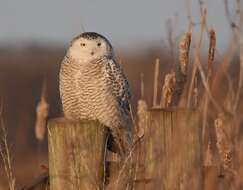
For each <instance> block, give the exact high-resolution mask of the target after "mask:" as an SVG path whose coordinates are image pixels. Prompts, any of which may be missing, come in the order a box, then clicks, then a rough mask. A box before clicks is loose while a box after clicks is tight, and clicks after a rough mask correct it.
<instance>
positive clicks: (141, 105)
mask: <svg viewBox="0 0 243 190" xmlns="http://www.w3.org/2000/svg"><path fill="white" fill-rule="evenodd" d="M143 77H144V75H143V73H142V74H141V99H140V100H138V107H137V117H138V129H137V134H138V136H139V137H140V136H142V135H143V133H144V128H145V124H146V115H147V110H148V106H147V103H146V101H145V100H144V79H143Z"/></svg>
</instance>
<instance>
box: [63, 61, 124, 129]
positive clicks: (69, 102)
mask: <svg viewBox="0 0 243 190" xmlns="http://www.w3.org/2000/svg"><path fill="white" fill-rule="evenodd" d="M104 69H105V66H103V65H102V64H92V63H90V64H80V63H76V62H75V61H74V60H72V59H70V58H67V57H66V58H65V59H64V61H63V63H62V65H61V71H60V94H61V100H62V106H63V112H64V115H65V117H67V118H71V119H88V120H99V121H100V122H101V123H102V124H104V125H106V126H108V127H109V126H118V125H123V121H122V120H121V118H123V117H122V110H121V109H120V108H119V103H118V102H117V100H116V97H114V95H113V93H112V89H111V88H112V87H111V85H110V82H108V81H107V77H106V75H105V70H104Z"/></svg>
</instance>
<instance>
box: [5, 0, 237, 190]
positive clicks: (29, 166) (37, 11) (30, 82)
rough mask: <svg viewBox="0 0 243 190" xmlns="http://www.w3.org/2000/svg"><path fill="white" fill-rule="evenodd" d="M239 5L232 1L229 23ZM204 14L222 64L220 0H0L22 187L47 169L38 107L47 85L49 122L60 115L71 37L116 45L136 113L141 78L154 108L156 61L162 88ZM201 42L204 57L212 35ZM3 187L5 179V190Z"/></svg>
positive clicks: (9, 124) (8, 109)
mask: <svg viewBox="0 0 243 190" xmlns="http://www.w3.org/2000/svg"><path fill="white" fill-rule="evenodd" d="M200 6H201V7H200ZM235 6H236V3H235V1H229V10H230V14H231V15H230V16H231V18H234V17H235V13H234V11H235V9H236V7H235ZM202 7H204V8H207V26H208V27H209V28H210V27H213V28H214V29H215V31H216V33H217V53H216V60H217V61H218V62H220V61H221V60H222V55H223V54H224V52H225V51H226V49H227V48H228V46H229V45H228V44H229V41H230V40H231V38H232V30H231V27H230V24H229V21H228V17H226V12H225V7H224V2H223V0H213V1H212V0H204V1H198V0H153V1H148V0H132V1H130V0H122V1H118V0H103V1H100V0H86V1H85V0H79V1H78V0H70V1H66V0H52V1H48V0H41V1H37V0H21V1H17V0H0V28H1V29H0V98H1V107H2V110H3V111H2V118H3V120H4V124H5V127H6V129H7V133H8V141H9V144H10V147H11V152H12V155H13V167H14V172H15V175H16V177H17V186H18V187H19V186H22V185H25V184H28V183H29V182H31V181H32V180H33V179H34V178H35V177H36V176H38V175H39V173H41V167H40V166H41V165H42V164H44V165H47V139H46V137H45V139H44V141H42V142H39V141H38V140H37V139H36V138H35V122H36V107H37V104H38V102H39V101H40V97H41V92H42V87H43V81H46V99H47V103H48V104H49V113H48V119H49V118H53V117H59V116H61V103H60V99H59V92H58V72H59V67H60V63H61V61H62V58H63V57H64V55H65V51H66V48H67V46H68V44H69V41H70V40H71V39H72V38H73V37H74V36H76V35H78V34H80V33H82V32H84V31H95V32H98V33H101V34H103V35H104V36H106V37H107V38H108V39H109V40H110V41H111V43H112V44H113V46H114V48H115V51H116V54H117V57H119V59H120V60H121V62H122V64H123V67H124V69H125V72H126V74H127V76H128V78H129V81H130V83H131V87H132V91H133V94H134V96H133V105H134V109H135V107H136V100H137V99H138V98H139V97H140V73H144V77H145V78H144V79H145V99H146V100H147V102H148V103H149V105H151V100H152V93H151V92H152V86H153V70H154V61H155V58H159V59H160V65H161V67H160V79H161V83H162V82H163V78H164V74H165V73H166V72H168V71H170V70H171V68H172V63H173V62H175V61H177V46H178V40H179V39H180V37H181V35H182V34H183V33H184V32H186V31H187V30H188V25H189V24H188V16H190V15H191V17H192V21H193V37H194V39H197V37H198V36H197V34H198V30H199V28H200V15H201V9H200V8H202ZM203 39H204V40H203V52H206V50H207V49H206V47H207V36H206V35H205V37H204V38H203ZM0 175H1V176H3V175H4V174H3V166H2V165H1V164H0ZM4 185H6V180H5V178H4V177H0V189H4ZM1 187H2V188H1Z"/></svg>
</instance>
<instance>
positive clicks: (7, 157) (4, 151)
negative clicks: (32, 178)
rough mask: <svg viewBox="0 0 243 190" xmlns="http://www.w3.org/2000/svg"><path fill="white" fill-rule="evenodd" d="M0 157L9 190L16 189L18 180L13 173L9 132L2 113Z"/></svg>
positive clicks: (0, 117)
mask: <svg viewBox="0 0 243 190" xmlns="http://www.w3.org/2000/svg"><path fill="white" fill-rule="evenodd" d="M0 125H1V126H0V157H1V159H2V161H3V166H4V171H5V175H6V177H7V181H8V187H9V190H15V189H16V178H15V176H14V173H13V158H12V155H11V152H10V148H9V144H8V140H7V131H6V129H5V125H4V122H3V118H2V113H0Z"/></svg>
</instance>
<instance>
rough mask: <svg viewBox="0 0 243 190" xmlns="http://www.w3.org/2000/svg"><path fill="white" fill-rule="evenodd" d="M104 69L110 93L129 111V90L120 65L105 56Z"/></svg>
mask: <svg viewBox="0 0 243 190" xmlns="http://www.w3.org/2000/svg"><path fill="white" fill-rule="evenodd" d="M105 70H106V74H107V78H108V83H109V84H110V85H111V87H112V94H113V95H114V96H115V97H116V98H117V101H118V103H119V105H120V107H121V108H123V109H124V110H125V111H129V103H130V99H131V91H130V86H129V83H128V80H127V78H126V76H125V74H124V72H123V69H122V67H121V65H120V64H119V63H117V62H116V61H115V60H114V59H112V58H107V60H106V69H105Z"/></svg>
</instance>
